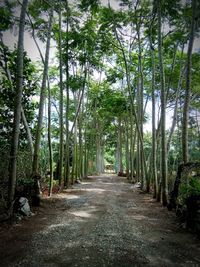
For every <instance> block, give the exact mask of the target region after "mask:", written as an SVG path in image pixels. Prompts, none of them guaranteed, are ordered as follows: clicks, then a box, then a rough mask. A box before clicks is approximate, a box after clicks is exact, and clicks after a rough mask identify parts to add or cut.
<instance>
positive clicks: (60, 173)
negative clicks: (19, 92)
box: [59, 0, 64, 186]
mask: <svg viewBox="0 0 200 267" xmlns="http://www.w3.org/2000/svg"><path fill="white" fill-rule="evenodd" d="M62 61H63V58H62V12H61V0H60V1H59V72H60V103H59V110H60V145H59V161H60V165H59V185H60V186H61V184H62V178H63V152H64V136H63V128H64V122H63V71H62Z"/></svg>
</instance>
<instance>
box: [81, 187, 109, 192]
mask: <svg viewBox="0 0 200 267" xmlns="http://www.w3.org/2000/svg"><path fill="white" fill-rule="evenodd" d="M85 191H87V192H97V193H102V192H105V191H108V190H105V189H100V188H87V189H85Z"/></svg>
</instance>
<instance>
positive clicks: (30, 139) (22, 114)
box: [21, 107, 34, 157]
mask: <svg viewBox="0 0 200 267" xmlns="http://www.w3.org/2000/svg"><path fill="white" fill-rule="evenodd" d="M21 116H22V122H23V124H24V128H25V130H26V134H27V138H28V143H29V147H30V151H31V156H32V157H33V154H34V146H33V138H32V134H31V130H30V128H29V125H28V122H27V120H26V116H25V113H24V109H23V107H21Z"/></svg>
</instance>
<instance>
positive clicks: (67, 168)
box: [64, 1, 73, 187]
mask: <svg viewBox="0 0 200 267" xmlns="http://www.w3.org/2000/svg"><path fill="white" fill-rule="evenodd" d="M66 9H67V29H66V34H67V43H66V98H67V103H66V109H65V127H66V136H65V168H64V171H65V172H64V173H65V178H64V185H65V186H66V187H68V185H69V176H70V162H69V156H70V155H69V154H70V153H69V151H70V135H69V62H68V61H69V60H68V53H69V42H68V33H69V7H68V1H66ZM72 175H73V174H72Z"/></svg>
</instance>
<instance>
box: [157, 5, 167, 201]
mask: <svg viewBox="0 0 200 267" xmlns="http://www.w3.org/2000/svg"><path fill="white" fill-rule="evenodd" d="M157 3H158V6H157V7H158V57H159V67H160V89H161V176H162V204H163V206H166V205H167V196H168V189H167V187H168V183H167V149H166V125H165V121H166V113H165V108H166V92H165V75H164V67H163V55H162V32H161V27H162V22H161V19H162V15H161V10H162V0H158V2H157Z"/></svg>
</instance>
